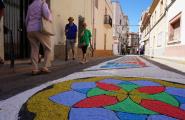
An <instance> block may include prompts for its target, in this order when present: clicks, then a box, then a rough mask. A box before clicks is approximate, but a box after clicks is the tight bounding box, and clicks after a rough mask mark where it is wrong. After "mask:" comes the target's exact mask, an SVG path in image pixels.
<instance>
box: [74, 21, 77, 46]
mask: <svg viewBox="0 0 185 120" xmlns="http://www.w3.org/2000/svg"><path fill="white" fill-rule="evenodd" d="M77 31H78V30H77V26H76V25H75V32H76V34H75V36H76V38H75V41H74V42H75V43H76V39H77Z"/></svg>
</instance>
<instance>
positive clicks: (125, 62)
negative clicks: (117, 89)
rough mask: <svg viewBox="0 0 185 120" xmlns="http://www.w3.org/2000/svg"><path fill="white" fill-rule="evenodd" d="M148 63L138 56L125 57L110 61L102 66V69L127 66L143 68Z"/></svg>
mask: <svg viewBox="0 0 185 120" xmlns="http://www.w3.org/2000/svg"><path fill="white" fill-rule="evenodd" d="M146 66H147V65H146V64H145V63H144V62H143V61H141V60H140V59H139V58H137V57H131V56H130V57H127V58H125V57H123V58H121V59H119V60H115V61H113V62H108V63H106V64H105V65H102V66H100V69H126V68H141V67H146Z"/></svg>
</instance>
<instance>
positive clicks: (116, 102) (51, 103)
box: [27, 77, 185, 120]
mask: <svg viewBox="0 0 185 120" xmlns="http://www.w3.org/2000/svg"><path fill="white" fill-rule="evenodd" d="M46 94H47V95H46ZM45 99H46V100H45ZM36 104H37V105H36ZM33 105H36V106H33ZM27 107H28V110H29V111H30V112H33V113H35V114H36V117H37V118H38V119H39V116H40V117H41V118H43V117H45V118H46V119H47V118H48V116H50V115H51V116H53V117H52V118H53V119H54V118H55V119H62V120H177V119H180V120H185V117H184V116H185V85H182V84H177V83H171V82H166V81H162V80H154V79H145V78H119V77H97V78H87V79H81V80H74V81H70V82H64V83H60V84H57V85H55V86H53V87H52V88H49V89H47V90H43V91H41V92H39V93H38V94H36V95H35V96H33V97H32V98H30V100H29V101H28V102H27ZM47 107H48V108H49V110H50V111H49V110H48V108H47ZM38 110H40V111H38ZM56 110H57V111H56ZM44 111H45V112H44ZM56 116H57V117H58V118H56ZM48 119H49V118H48ZM50 119H51V118H50Z"/></svg>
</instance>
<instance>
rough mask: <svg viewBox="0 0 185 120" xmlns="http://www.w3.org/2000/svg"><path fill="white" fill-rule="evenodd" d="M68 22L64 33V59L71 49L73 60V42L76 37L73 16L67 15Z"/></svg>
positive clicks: (67, 57) (67, 56)
mask: <svg viewBox="0 0 185 120" xmlns="http://www.w3.org/2000/svg"><path fill="white" fill-rule="evenodd" d="M68 21H69V23H68V24H66V26H65V34H66V61H67V60H68V59H69V53H70V50H72V54H73V60H75V43H76V38H77V26H76V25H75V24H74V18H73V17H69V19H68Z"/></svg>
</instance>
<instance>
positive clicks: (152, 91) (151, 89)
mask: <svg viewBox="0 0 185 120" xmlns="http://www.w3.org/2000/svg"><path fill="white" fill-rule="evenodd" d="M137 90H138V91H139V92H142V93H147V94H157V93H161V92H164V91H165V87H163V86H162V87H161V86H147V87H141V88H138V89H137Z"/></svg>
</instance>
